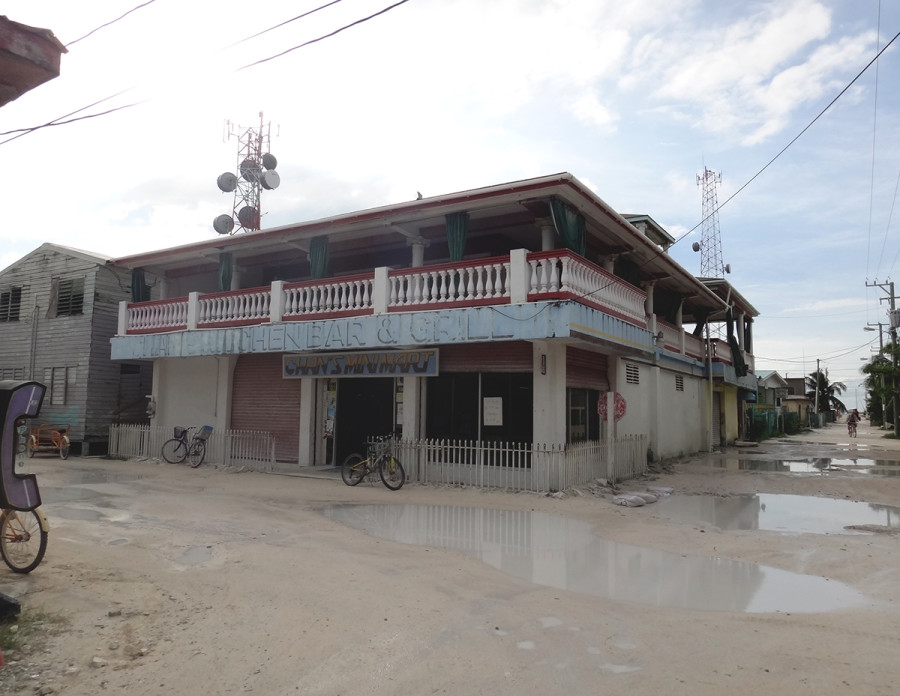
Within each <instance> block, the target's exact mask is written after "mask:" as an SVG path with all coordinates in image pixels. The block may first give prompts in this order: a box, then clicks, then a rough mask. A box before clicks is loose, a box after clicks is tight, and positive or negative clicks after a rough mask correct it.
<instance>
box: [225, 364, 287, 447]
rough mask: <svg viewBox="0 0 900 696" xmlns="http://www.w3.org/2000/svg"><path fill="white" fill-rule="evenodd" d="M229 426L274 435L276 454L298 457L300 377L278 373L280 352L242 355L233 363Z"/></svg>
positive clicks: (279, 370)
mask: <svg viewBox="0 0 900 696" xmlns="http://www.w3.org/2000/svg"><path fill="white" fill-rule="evenodd" d="M231 427H232V428H233V429H235V430H263V431H266V432H270V433H273V434H274V435H275V458H276V459H277V460H278V461H280V462H296V461H298V452H299V448H300V380H299V379H284V378H282V376H281V354H279V353H274V354H268V353H267V354H261V355H242V356H240V357H239V358H238V361H237V365H235V367H234V389H233V390H232V400H231Z"/></svg>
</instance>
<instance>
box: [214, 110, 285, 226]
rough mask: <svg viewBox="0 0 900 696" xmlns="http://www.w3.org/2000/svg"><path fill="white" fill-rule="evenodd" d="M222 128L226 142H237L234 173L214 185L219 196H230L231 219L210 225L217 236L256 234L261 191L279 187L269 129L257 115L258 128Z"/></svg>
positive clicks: (223, 217)
mask: <svg viewBox="0 0 900 696" xmlns="http://www.w3.org/2000/svg"><path fill="white" fill-rule="evenodd" d="M225 128H226V131H225V137H226V138H230V137H235V138H237V140H238V153H237V173H232V172H225V173H224V174H221V175H219V178H218V179H217V180H216V184H217V185H218V187H219V190H220V191H222V192H223V193H231V192H232V191H233V192H234V205H233V213H234V216H233V217H232V216H231V215H219V216H218V217H217V218H216V219H215V220H214V221H213V229H215V231H216V232H218V233H219V234H233V233H234V232H237V231H240V230H245V231H250V230H258V229H259V227H260V220H261V217H262V211H261V208H260V198H261V193H262V189H266V190H267V191H271V190H274V189H276V188H278V185H279V184H280V183H281V179H280V178H279V176H278V172H276V171H275V167H277V166H278V160H276V159H275V155H273V154H271V153H270V152H269V143H270V137H269V136H270V132H271V128H272V127H271V124H270V123H266V124H264V123H263V115H262V112H260V114H259V128H252V127H250V128H245V127H243V126H237V125H235V124H233V123H232V122H231V121H226V122H225ZM235 223H237V225H238V229H237V230H235V229H234V226H235Z"/></svg>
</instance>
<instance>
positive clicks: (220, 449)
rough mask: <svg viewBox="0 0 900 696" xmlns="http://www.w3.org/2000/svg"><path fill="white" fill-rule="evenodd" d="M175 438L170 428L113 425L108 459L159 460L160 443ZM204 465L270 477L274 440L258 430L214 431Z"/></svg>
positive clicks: (207, 445)
mask: <svg viewBox="0 0 900 696" xmlns="http://www.w3.org/2000/svg"><path fill="white" fill-rule="evenodd" d="M172 437H174V432H173V429H172V428H168V427H161V426H149V425H139V424H135V425H128V424H123V425H112V426H110V428H109V455H110V456H111V457H123V458H125V459H131V458H133V457H144V458H148V459H154V458H155V459H162V446H163V443H164V442H165V441H166V440H168V439H170V438H172ZM203 461H204V462H205V463H207V464H218V465H222V466H228V467H240V468H243V469H246V470H249V471H259V472H262V473H271V472H272V471H274V470H275V436H274V435H273V434H272V433H268V432H263V431H258V430H220V429H215V430H213V432H212V435H210V437H209V440H207V442H206V457H205V458H204V460H203Z"/></svg>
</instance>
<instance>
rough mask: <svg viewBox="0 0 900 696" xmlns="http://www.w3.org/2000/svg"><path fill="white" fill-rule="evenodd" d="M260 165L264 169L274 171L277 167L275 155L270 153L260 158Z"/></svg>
mask: <svg viewBox="0 0 900 696" xmlns="http://www.w3.org/2000/svg"><path fill="white" fill-rule="evenodd" d="M262 165H263V166H264V167H265V168H266V169H275V167H277V166H278V160H277V159H275V155H273V154H272V153H271V152H267V153H266V154H264V155H263V156H262Z"/></svg>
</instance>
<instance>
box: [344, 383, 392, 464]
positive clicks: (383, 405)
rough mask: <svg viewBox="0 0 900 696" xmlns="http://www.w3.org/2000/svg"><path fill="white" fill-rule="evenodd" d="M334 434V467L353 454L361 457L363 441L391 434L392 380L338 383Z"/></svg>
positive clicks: (363, 448) (364, 444)
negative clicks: (356, 453) (355, 453)
mask: <svg viewBox="0 0 900 696" xmlns="http://www.w3.org/2000/svg"><path fill="white" fill-rule="evenodd" d="M334 430H335V432H334V440H335V442H334V454H335V456H334V460H333V462H332V463H333V464H335V465H337V466H340V465H341V463H342V462H343V461H344V459H346V458H347V455H349V454H352V453H353V452H358V453H359V454H361V455H363V456H365V454H366V439H367V438H370V437H373V436H376V435H387V434H389V433H392V432H394V378H393V377H367V378H349V377H348V378H344V379H339V380H338V389H337V408H336V412H335V426H334Z"/></svg>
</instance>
